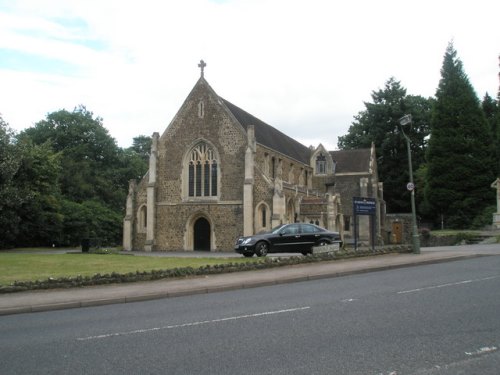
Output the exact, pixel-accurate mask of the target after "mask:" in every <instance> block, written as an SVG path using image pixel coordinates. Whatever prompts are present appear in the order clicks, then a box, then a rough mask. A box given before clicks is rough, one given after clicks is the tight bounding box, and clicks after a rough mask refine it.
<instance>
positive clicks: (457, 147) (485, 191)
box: [425, 43, 494, 228]
mask: <svg viewBox="0 0 500 375" xmlns="http://www.w3.org/2000/svg"><path fill="white" fill-rule="evenodd" d="M492 147H493V144H492V142H491V132H490V130H489V128H488V123H487V121H486V119H485V116H484V113H483V111H482V109H481V107H480V104H479V100H478V98H477V96H476V94H475V92H474V89H473V88H472V85H471V84H470V82H469V79H468V77H467V75H466V74H465V73H464V71H463V66H462V62H461V61H460V59H458V58H457V52H456V51H455V49H454V47H453V44H452V43H450V44H449V45H448V47H447V49H446V53H445V55H444V61H443V66H442V68H441V80H440V82H439V86H438V89H437V92H436V102H435V105H434V109H433V113H432V120H431V138H430V140H429V146H428V148H427V185H426V189H425V197H426V201H427V202H428V204H429V207H430V208H431V209H432V211H433V212H434V214H435V218H436V219H438V218H439V216H440V215H441V214H442V215H444V220H445V225H446V226H447V227H452V228H466V227H468V226H470V225H471V223H472V222H473V220H474V218H475V217H476V216H478V215H480V214H481V212H482V211H483V210H484V209H485V208H486V207H487V206H488V205H491V204H492V202H493V192H492V189H491V188H490V184H491V181H493V180H494V173H493V170H494V165H493V160H492V154H493V151H492Z"/></svg>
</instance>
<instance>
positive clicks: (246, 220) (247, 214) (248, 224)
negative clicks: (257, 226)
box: [243, 125, 256, 236]
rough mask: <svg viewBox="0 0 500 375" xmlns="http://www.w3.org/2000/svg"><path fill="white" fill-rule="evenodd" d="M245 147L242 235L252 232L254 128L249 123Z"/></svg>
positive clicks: (249, 234)
mask: <svg viewBox="0 0 500 375" xmlns="http://www.w3.org/2000/svg"><path fill="white" fill-rule="evenodd" d="M247 143H248V146H247V149H246V152H245V182H244V185H243V235H244V236H251V235H252V234H254V212H253V211H254V207H253V206H254V203H253V186H254V170H255V152H256V141H255V128H254V126H253V125H249V126H248V129H247Z"/></svg>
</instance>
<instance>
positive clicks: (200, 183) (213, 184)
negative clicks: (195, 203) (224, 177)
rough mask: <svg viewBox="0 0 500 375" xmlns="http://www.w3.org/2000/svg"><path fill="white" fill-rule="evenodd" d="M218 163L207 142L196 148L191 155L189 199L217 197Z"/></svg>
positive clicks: (199, 144)
mask: <svg viewBox="0 0 500 375" xmlns="http://www.w3.org/2000/svg"><path fill="white" fill-rule="evenodd" d="M217 173H218V163H217V157H216V155H215V152H214V151H213V150H212V148H211V147H210V146H209V145H207V144H206V143H205V142H200V143H198V144H197V145H196V146H194V147H193V148H192V149H191V151H190V153H189V165H188V195H189V197H215V196H217Z"/></svg>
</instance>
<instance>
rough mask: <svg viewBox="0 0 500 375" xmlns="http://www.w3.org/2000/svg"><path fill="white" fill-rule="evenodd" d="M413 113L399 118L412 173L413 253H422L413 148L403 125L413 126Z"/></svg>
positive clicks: (410, 183) (409, 186) (410, 186)
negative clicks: (412, 156) (416, 206)
mask: <svg viewBox="0 0 500 375" xmlns="http://www.w3.org/2000/svg"><path fill="white" fill-rule="evenodd" d="M411 123H412V122H411V115H405V116H403V117H401V118H400V119H399V124H400V125H401V132H402V133H403V136H404V137H405V139H406V148H407V149H408V171H409V173H410V182H409V183H408V185H406V187H407V189H408V190H410V192H411V220H412V227H413V228H412V232H413V234H412V242H413V253H414V254H420V238H419V236H418V228H417V213H416V209H415V184H414V183H413V168H412V165H411V149H410V138H409V137H408V136H407V135H406V134H405V131H404V130H403V126H406V125H410V126H411Z"/></svg>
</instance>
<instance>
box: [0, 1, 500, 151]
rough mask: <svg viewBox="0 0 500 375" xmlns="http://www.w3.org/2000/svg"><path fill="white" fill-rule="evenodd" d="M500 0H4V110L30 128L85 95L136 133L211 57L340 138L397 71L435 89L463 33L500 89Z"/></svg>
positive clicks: (259, 93)
mask: <svg viewBox="0 0 500 375" xmlns="http://www.w3.org/2000/svg"><path fill="white" fill-rule="evenodd" d="M499 13H500V5H499V4H498V2H497V1H490V0H481V1H478V2H477V3H474V5H469V4H467V3H466V2H462V3H460V2H459V3H456V2H452V1H451V0H443V1H439V2H435V1H430V0H422V1H420V2H418V3H414V4H413V3H408V2H401V1H396V0H381V1H377V2H373V1H368V0H357V1H327V0H310V1H307V2H305V1H296V0H256V1H246V0H227V1H208V0H187V1H186V0H184V1H182V0H168V1H153V0H144V1H141V2H138V1H127V0H120V1H118V0H87V1H77V2H74V1H65V0H37V1H35V0H22V1H15V2H12V3H9V5H8V6H7V5H3V4H0V61H7V59H6V57H8V58H9V59H10V60H9V61H10V64H7V63H0V80H1V82H2V83H3V85H2V86H3V87H4V89H3V90H1V92H0V103H1V104H0V112H1V113H2V115H3V117H4V119H5V120H6V121H7V122H9V123H10V124H11V126H13V127H14V128H16V129H18V130H20V129H23V128H25V127H27V126H31V125H32V124H33V123H34V122H36V121H39V120H41V119H43V118H44V117H45V115H46V114H47V113H49V112H52V111H54V110H58V109H61V108H66V109H70V110H71V109H73V108H74V107H75V106H77V105H79V104H84V105H86V106H87V108H88V109H90V110H92V111H93V112H94V113H95V114H96V115H99V116H101V117H103V119H104V125H105V126H106V128H108V129H109V131H110V134H111V135H112V136H113V137H115V138H116V139H117V141H118V143H119V145H120V146H123V147H126V146H128V145H130V144H131V142H132V138H133V137H134V136H137V135H139V134H146V135H150V134H152V133H153V132H154V131H158V132H163V130H164V129H165V128H166V126H167V125H168V123H169V122H170V121H171V119H172V118H173V117H174V115H175V113H176V112H177V110H178V109H179V107H180V105H181V104H182V102H183V101H184V99H185V97H186V96H187V94H188V93H189V91H190V90H191V88H192V86H193V85H194V84H195V83H196V81H197V79H198V77H199V70H198V68H197V63H198V61H199V60H200V59H201V58H203V59H204V60H205V61H206V62H207V64H208V65H207V68H206V70H205V77H206V78H207V80H208V81H209V83H210V84H211V86H212V87H213V88H214V90H215V91H216V92H217V93H218V94H219V95H221V96H222V97H224V98H225V99H227V100H229V101H231V102H233V103H234V104H236V105H238V106H240V107H241V108H243V109H245V110H246V111H248V112H250V113H252V114H253V115H255V116H256V117H258V118H260V119H261V120H263V121H265V122H267V123H269V124H270V125H273V126H275V127H276V128H278V129H279V130H281V131H282V132H284V133H286V134H288V135H290V136H292V137H294V138H296V139H298V140H299V141H301V142H303V143H304V144H306V145H309V144H310V143H313V144H314V143H317V142H321V143H323V144H324V145H325V146H327V147H328V148H333V147H335V145H336V142H337V137H338V136H340V135H344V134H345V133H346V132H347V131H348V128H349V126H350V124H351V122H352V119H353V116H354V115H356V114H357V113H358V112H359V111H361V110H364V105H363V102H364V101H370V100H371V97H370V94H371V92H372V91H374V90H378V89H379V88H381V87H383V85H384V83H385V82H386V81H387V79H389V78H390V77H391V76H394V77H395V78H396V79H397V80H400V81H401V84H402V86H403V87H406V88H407V89H408V93H409V94H413V95H422V96H432V95H434V93H435V90H436V88H437V85H438V83H439V78H440V68H441V64H442V58H443V55H444V51H445V48H446V46H447V44H448V42H449V41H450V40H451V39H454V43H455V47H456V49H457V51H458V55H459V57H460V58H461V59H462V61H463V62H464V69H465V71H466V73H467V74H468V75H469V78H470V80H471V83H472V84H473V86H474V87H475V88H476V91H477V93H478V95H479V96H480V97H482V96H483V95H484V93H485V92H486V91H488V92H489V93H490V95H493V96H495V95H496V93H497V90H498V80H497V73H498V60H497V56H498V53H499V52H500V51H499V50H498V46H499V45H500V32H499V31H498V27H497V20H496V18H497V14H499ZM16 61H17V62H18V63H16ZM30 64H31V65H30Z"/></svg>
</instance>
